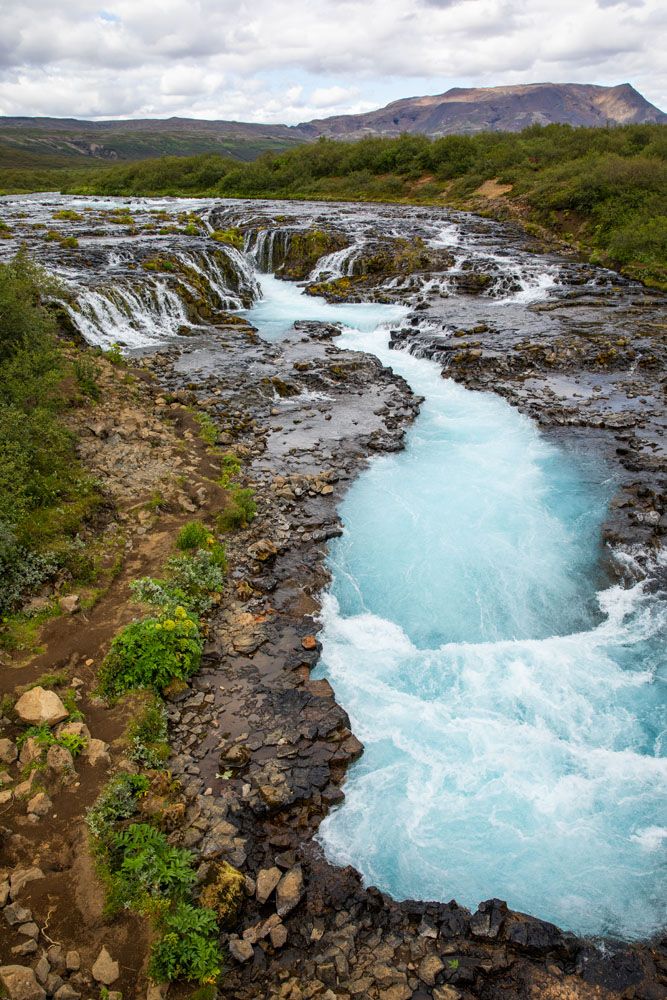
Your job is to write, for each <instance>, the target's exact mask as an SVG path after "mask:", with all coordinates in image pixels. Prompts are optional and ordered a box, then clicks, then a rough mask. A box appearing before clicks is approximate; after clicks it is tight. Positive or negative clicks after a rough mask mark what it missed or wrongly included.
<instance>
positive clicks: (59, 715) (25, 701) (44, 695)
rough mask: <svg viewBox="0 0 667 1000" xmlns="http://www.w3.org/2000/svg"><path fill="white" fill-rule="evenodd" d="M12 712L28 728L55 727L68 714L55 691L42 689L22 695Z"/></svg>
mask: <svg viewBox="0 0 667 1000" xmlns="http://www.w3.org/2000/svg"><path fill="white" fill-rule="evenodd" d="M14 710H15V712H16V714H17V715H18V717H19V719H20V720H21V722H25V723H26V724H27V725H29V726H40V725H42V724H45V725H47V726H56V725H57V724H58V723H59V722H62V721H63V719H66V718H67V716H68V714H69V713H68V711H67V709H66V708H65V706H64V705H63V703H62V701H61V700H60V698H59V697H58V695H57V694H56V693H55V691H47V690H46V689H45V688H43V687H34V688H32V689H31V690H30V691H26V692H25V694H22V695H21V697H20V698H19V700H18V701H17V702H16V705H15V706H14Z"/></svg>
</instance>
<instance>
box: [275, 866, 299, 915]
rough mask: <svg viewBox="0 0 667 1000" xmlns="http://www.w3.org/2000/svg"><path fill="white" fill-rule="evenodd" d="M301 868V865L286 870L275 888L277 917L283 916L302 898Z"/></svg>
mask: <svg viewBox="0 0 667 1000" xmlns="http://www.w3.org/2000/svg"><path fill="white" fill-rule="evenodd" d="M303 894H304V884H303V869H302V868H301V865H295V867H294V868H292V869H290V871H288V872H286V873H285V874H284V875H283V877H282V878H281V880H280V882H279V883H278V888H277V889H276V911H277V913H278V916H279V917H284V916H286V915H287V914H288V913H291V912H292V910H293V909H294V908H295V907H296V906H298V905H299V903H300V902H301V900H302V899H303Z"/></svg>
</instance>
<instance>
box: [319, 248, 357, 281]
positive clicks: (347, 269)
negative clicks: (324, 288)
mask: <svg viewBox="0 0 667 1000" xmlns="http://www.w3.org/2000/svg"><path fill="white" fill-rule="evenodd" d="M362 245H363V244H361V243H353V244H352V246H350V247H344V248H343V249H342V250H335V251H334V252H333V253H328V254H326V255H325V256H324V257H320V259H319V260H318V262H317V264H316V265H315V267H314V268H313V270H312V272H311V274H310V280H311V281H335V280H336V279H337V278H347V277H350V276H351V275H352V274H354V262H355V260H356V258H357V256H358V254H359V253H360V251H361V248H362Z"/></svg>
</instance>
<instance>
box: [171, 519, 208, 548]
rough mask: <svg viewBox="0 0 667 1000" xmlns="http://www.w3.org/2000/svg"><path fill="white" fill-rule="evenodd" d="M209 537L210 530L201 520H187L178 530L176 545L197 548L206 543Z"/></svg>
mask: <svg viewBox="0 0 667 1000" xmlns="http://www.w3.org/2000/svg"><path fill="white" fill-rule="evenodd" d="M209 537H210V532H209V530H208V528H207V527H206V526H205V525H203V524H202V523H201V521H188V523H187V524H184V525H183V527H182V528H181V530H180V531H179V533H178V537H177V538H176V545H177V547H178V548H179V549H199V548H203V546H204V545H206V541H207V539H208V538H209Z"/></svg>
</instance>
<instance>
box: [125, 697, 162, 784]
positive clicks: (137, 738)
mask: <svg viewBox="0 0 667 1000" xmlns="http://www.w3.org/2000/svg"><path fill="white" fill-rule="evenodd" d="M128 737H129V740H130V753H129V757H130V760H132V761H134V763H135V764H141V766H142V767H148V768H151V769H152V770H155V769H157V768H161V767H164V764H165V761H166V760H167V758H168V757H169V743H168V739H167V737H168V730H167V713H166V712H165V709H164V705H162V703H161V702H160V701H158V700H157V699H155V700H154V701H152V702H150V703H149V704H148V705H146V707H145V708H144V710H143V712H142V713H141V715H139V716H138V718H136V719H135V720H134V722H133V723H132V724H131V726H130V728H129V730H128Z"/></svg>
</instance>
